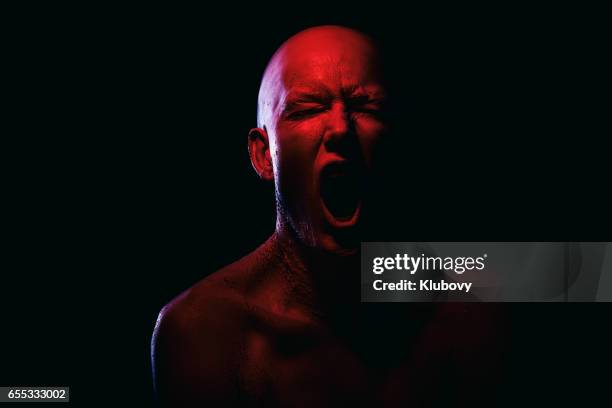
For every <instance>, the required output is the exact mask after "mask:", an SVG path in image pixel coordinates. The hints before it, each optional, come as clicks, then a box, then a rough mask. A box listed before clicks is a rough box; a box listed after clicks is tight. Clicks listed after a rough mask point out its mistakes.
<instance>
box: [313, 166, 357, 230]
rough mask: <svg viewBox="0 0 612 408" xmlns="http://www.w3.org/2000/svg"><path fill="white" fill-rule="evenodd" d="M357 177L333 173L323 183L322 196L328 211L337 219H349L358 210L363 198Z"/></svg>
mask: <svg viewBox="0 0 612 408" xmlns="http://www.w3.org/2000/svg"><path fill="white" fill-rule="evenodd" d="M360 190H361V188H360V185H359V180H358V178H357V177H352V176H349V175H346V174H333V175H329V176H328V177H325V178H324V179H323V180H322V183H321V198H322V199H323V203H324V204H325V206H326V207H327V209H328V211H329V212H330V213H331V214H332V215H333V216H334V217H336V218H337V219H341V220H348V219H350V218H351V217H352V216H353V215H354V214H355V211H357V207H358V206H359V201H360V199H361V193H360Z"/></svg>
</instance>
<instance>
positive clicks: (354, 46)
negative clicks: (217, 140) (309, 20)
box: [258, 28, 385, 125]
mask: <svg viewBox="0 0 612 408" xmlns="http://www.w3.org/2000/svg"><path fill="white" fill-rule="evenodd" d="M381 71H382V69H381V58H380V54H379V52H378V50H377V48H376V46H375V45H374V43H373V42H372V41H371V40H370V39H369V38H368V37H366V36H365V35H362V34H360V33H358V32H355V31H352V30H348V29H343V28H317V29H313V30H307V31H305V32H302V33H299V34H297V35H296V36H294V37H292V38H290V39H289V40H288V41H287V42H285V43H284V44H283V45H282V46H281V47H280V49H279V50H278V51H277V52H276V54H274V56H273V57H272V59H271V61H270V63H269V64H268V66H267V68H266V71H265V73H264V77H263V80H262V83H261V87H260V90H259V98H258V123H259V125H265V123H266V122H267V121H268V120H273V119H274V118H275V117H278V114H279V112H280V111H281V110H282V107H283V106H284V105H285V103H286V102H287V97H288V95H290V94H293V93H300V91H301V90H306V91H305V92H304V93H305V94H310V95H312V94H313V90H314V91H316V92H317V93H318V92H322V93H325V94H327V95H334V96H335V95H338V94H346V93H352V92H353V91H357V92H360V93H368V94H371V95H373V96H374V97H379V96H381V95H382V96H384V94H385V90H384V81H383V79H384V78H383V77H382V72H381Z"/></svg>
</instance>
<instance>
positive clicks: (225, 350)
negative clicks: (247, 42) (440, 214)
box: [152, 26, 496, 407]
mask: <svg viewBox="0 0 612 408" xmlns="http://www.w3.org/2000/svg"><path fill="white" fill-rule="evenodd" d="M381 68H382V65H381V58H380V55H379V52H378V50H377V48H376V46H375V45H374V43H373V42H372V41H371V40H370V39H369V38H368V37H367V36H365V35H364V34H362V33H360V32H357V31H354V30H351V29H348V28H343V27H336V26H324V27H315V28H311V29H308V30H305V31H303V32H301V33H298V34H297V35H295V36H293V37H292V38H290V39H289V40H287V41H286V42H285V43H284V44H283V45H282V46H281V47H280V48H279V50H278V51H277V52H276V53H275V54H274V56H273V57H272V59H271V61H270V62H269V64H268V66H267V68H266V70H265V73H264V76H263V79H262V82H261V87H260V92H259V100H258V102H259V103H258V124H257V128H254V129H252V130H251V131H250V133H249V135H248V147H249V154H250V158H251V162H252V164H253V167H254V169H255V171H256V172H257V174H258V175H259V176H260V177H261V178H262V179H263V180H266V181H270V182H273V183H274V187H275V196H276V208H277V221H276V230H275V232H274V234H273V235H272V236H271V237H270V238H269V239H268V240H267V242H265V243H264V244H263V245H262V246H260V247H259V248H257V249H256V250H255V251H253V252H252V253H251V254H249V255H247V256H246V257H244V258H242V259H241V260H239V261H237V262H235V263H233V264H231V265H229V266H227V267H225V268H223V269H221V270H220V271H217V272H216V273H213V274H212V275H210V276H209V277H207V278H206V279H203V280H202V281H201V282H199V283H198V284H196V285H195V286H194V287H192V288H191V289H189V290H187V291H186V292H184V293H183V294H181V295H180V296H178V297H177V298H176V299H174V300H173V301H172V302H170V304H168V305H167V306H166V307H164V308H163V310H162V311H161V313H160V315H159V319H158V322H157V325H156V328H155V332H154V338H153V345H152V347H153V351H152V352H153V365H154V380H155V388H156V392H157V395H158V399H159V400H160V401H161V402H162V403H165V404H167V405H168V406H173V407H179V406H279V407H284V406H291V407H302V406H304V407H313V406H316V407H326V406H330V407H331V406H333V407H339V406H349V405H353V406H402V405H403V404H404V403H411V404H416V405H419V406H422V405H428V404H430V403H432V402H436V401H437V402H439V401H443V402H444V401H446V399H447V398H448V396H449V395H452V396H453V397H456V398H459V399H461V400H462V401H475V400H477V399H478V398H475V395H476V396H477V395H478V393H480V395H487V391H488V389H486V384H487V382H486V377H487V376H490V375H491V370H490V368H491V367H490V366H492V365H493V366H494V362H495V358H494V357H493V356H494V355H496V354H495V347H494V346H491V344H496V341H492V338H491V333H494V332H495V331H494V330H490V325H489V323H487V322H490V321H492V320H491V319H489V318H487V317H486V316H484V317H483V315H482V313H478V314H477V317H475V314H474V313H473V312H471V311H470V310H469V309H467V308H466V307H463V306H462V307H459V308H457V307H455V308H444V307H433V306H427V305H426V306H411V305H402V307H401V308H398V307H396V306H397V305H387V306H389V307H385V306H384V305H383V306H379V307H378V308H375V309H372V308H371V307H372V305H370V308H368V305H362V304H361V303H360V301H359V294H360V291H359V285H360V282H359V276H360V275H359V257H358V248H359V242H360V240H359V237H360V231H361V229H362V228H363V223H364V214H365V213H366V211H367V205H368V198H367V197H368V185H369V181H370V175H371V174H372V171H373V168H374V166H375V165H376V158H377V157H376V152H377V149H376V148H377V146H378V145H379V143H380V141H381V140H382V139H383V138H384V137H385V136H386V135H387V133H388V123H387V122H386V114H385V109H386V104H387V90H386V89H385V82H384V78H383V76H382V69H381ZM391 306H393V307H391ZM474 319H475V320H474ZM475 321H477V322H478V324H475V323H474V322H475ZM483 322H485V323H484V324H483ZM472 326H473V327H472ZM476 350H478V351H479V353H480V354H478V353H476ZM489 350H490V352H489ZM479 355H486V358H480V357H479ZM482 373H486V375H481V374H482ZM466 381H467V382H471V381H476V382H479V383H478V384H479V386H478V388H477V389H474V388H473V387H474V385H472V386H471V387H472V388H470V389H462V384H464V383H465V382H466ZM481 386H482V387H484V388H481ZM444 387H447V388H444ZM448 387H450V388H448ZM451 390H452V392H451ZM472 391H474V392H475V393H476V394H474V393H473V392H472Z"/></svg>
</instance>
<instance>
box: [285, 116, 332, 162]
mask: <svg viewBox="0 0 612 408" xmlns="http://www.w3.org/2000/svg"><path fill="white" fill-rule="evenodd" d="M321 131H322V130H321V126H320V124H319V122H318V121H315V120H312V121H304V122H300V123H289V124H279V126H278V127H277V131H276V140H277V144H278V146H277V150H278V152H277V156H278V157H277V160H278V163H279V164H281V165H282V167H290V168H293V167H295V168H306V167H312V164H313V162H314V159H315V158H316V156H317V152H318V149H319V146H320V140H321Z"/></svg>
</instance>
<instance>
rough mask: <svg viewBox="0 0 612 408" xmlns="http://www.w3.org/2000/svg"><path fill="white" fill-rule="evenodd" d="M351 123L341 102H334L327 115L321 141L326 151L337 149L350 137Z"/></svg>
mask: <svg viewBox="0 0 612 408" xmlns="http://www.w3.org/2000/svg"><path fill="white" fill-rule="evenodd" d="M351 133H352V124H351V119H350V115H349V113H348V112H347V111H346V108H345V106H344V104H343V103H340V102H338V103H334V104H333V105H332V107H331V110H330V112H329V115H328V122H327V128H326V130H325V134H324V136H323V143H324V144H325V148H326V149H327V150H328V151H338V150H341V149H342V146H343V145H344V144H346V141H347V140H348V139H350V136H351Z"/></svg>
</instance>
